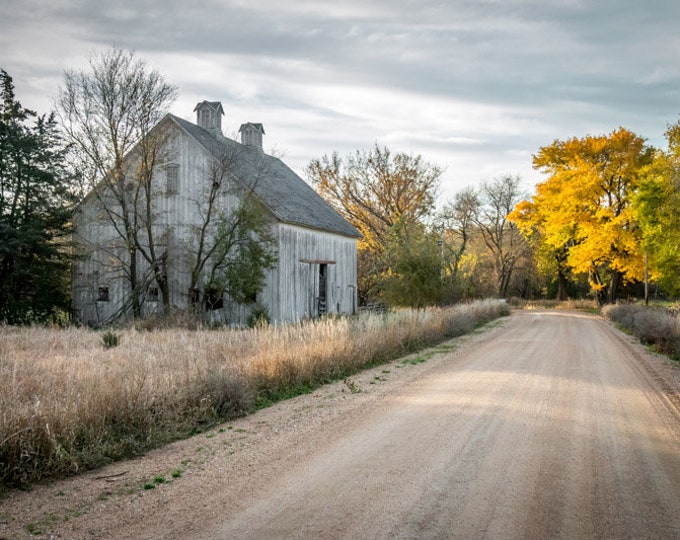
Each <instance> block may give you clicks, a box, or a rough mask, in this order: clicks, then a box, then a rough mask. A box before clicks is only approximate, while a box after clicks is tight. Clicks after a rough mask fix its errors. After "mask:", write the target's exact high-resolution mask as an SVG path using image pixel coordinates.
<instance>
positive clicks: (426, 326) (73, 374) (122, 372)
mask: <svg viewBox="0 0 680 540" xmlns="http://www.w3.org/2000/svg"><path fill="white" fill-rule="evenodd" d="M508 312H509V308H508V306H507V305H506V304H505V303H504V302H499V301H484V302H476V303H471V304H465V305H459V306H454V307H451V308H447V309H432V310H419V311H408V310H405V311H397V312H392V313H389V314H362V315H360V316H358V317H352V318H347V317H346V318H340V319H337V318H335V319H333V318H325V319H322V320H316V321H309V322H305V323H302V324H298V325H289V326H281V327H276V326H265V325H259V326H256V327H255V328H253V329H252V330H243V331H234V330H227V329H225V330H219V331H216V330H201V329H199V330H195V331H189V330H182V329H177V328H175V329H161V330H154V331H147V330H144V331H139V330H136V329H135V328H128V329H121V330H117V331H116V333H115V334H114V333H113V332H111V334H112V335H115V336H117V339H116V340H115V341H116V343H117V345H116V346H111V347H106V348H105V349H104V350H103V351H102V340H103V339H104V338H103V337H102V334H100V333H97V332H92V331H89V330H86V329H80V328H66V329H48V328H36V327H33V328H14V327H0V380H2V381H3V388H2V391H0V411H2V414H0V486H4V487H8V486H25V485H28V484H30V483H31V482H35V481H37V480H41V479H45V478H55V477H63V476H68V475H71V474H76V473H78V472H81V471H84V470H87V469H92V468H95V467H98V466H101V465H103V464H107V463H111V462H112V461H115V460H119V459H123V458H127V457H131V456H134V455H138V454H140V453H143V452H145V451H147V450H149V449H151V448H154V447H157V446H160V445H162V444H165V443H167V442H170V441H172V440H176V439H179V438H184V437H187V436H189V435H190V434H192V433H198V432H202V431H205V430H207V429H210V427H211V426H214V425H215V424H216V423H218V422H221V421H224V420H227V419H230V418H236V417H239V416H242V415H244V414H247V413H248V412H251V411H253V410H255V408H256V407H258V406H259V407H262V406H266V405H268V404H271V403H273V402H274V401H277V400H279V399H284V398H287V397H292V396H294V395H298V394H300V393H306V392H311V391H312V390H314V389H315V388H317V387H318V386H320V385H321V384H323V383H325V382H327V381H332V380H345V384H346V386H347V387H348V389H349V390H350V391H355V390H358V389H357V388H356V386H355V385H354V383H353V382H352V381H351V380H350V379H349V378H348V377H349V376H351V375H352V374H353V373H356V372H357V371H359V370H361V369H364V368H366V367H371V366H377V365H379V364H380V363H382V362H385V361H389V360H392V359H395V358H398V357H400V356H403V355H405V354H408V353H410V352H414V351H416V350H418V349H421V348H423V347H427V346H432V345H435V344H436V343H439V342H441V341H444V340H446V339H449V338H451V337H454V336H458V335H461V334H463V333H466V332H469V331H471V330H472V329H474V328H475V327H477V326H479V325H481V324H483V323H486V322H488V321H490V320H492V319H494V318H497V317H499V316H501V315H505V314H507V313H508ZM111 339H112V343H113V338H111ZM104 343H106V342H104ZM227 429H231V427H227ZM0 489H2V488H1V487H0Z"/></svg>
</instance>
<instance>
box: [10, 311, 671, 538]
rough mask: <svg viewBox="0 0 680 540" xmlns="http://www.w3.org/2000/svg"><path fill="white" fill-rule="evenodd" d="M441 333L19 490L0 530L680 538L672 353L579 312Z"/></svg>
mask: <svg viewBox="0 0 680 540" xmlns="http://www.w3.org/2000/svg"><path fill="white" fill-rule="evenodd" d="M452 344H455V345H456V347H457V348H456V350H450V349H451V347H448V348H441V347H440V348H439V349H437V350H435V351H433V352H432V355H427V356H423V355H422V354H421V355H420V356H418V357H415V358H411V362H404V361H396V362H393V363H392V364H390V365H387V366H382V367H380V368H377V369H375V370H372V371H369V372H366V373H363V374H361V375H360V376H356V377H353V378H352V379H351V380H348V381H345V382H344V383H342V382H339V383H336V384H334V385H329V386H327V387H325V388H323V389H320V390H318V391H317V392H315V393H314V394H312V395H308V396H302V397H301V398H297V399H295V400H292V401H290V402H287V403H284V404H280V405H277V406H276V407H272V408H270V409H267V410H264V411H261V412H260V413H258V414H256V415H253V416H251V417H249V418H247V419H243V420H240V421H238V422H234V423H233V424H232V425H230V426H223V427H222V428H221V430H220V429H217V430H215V431H213V432H211V433H208V434H203V435H200V436H198V437H194V438H193V439H191V440H188V441H182V442H181V443H177V444H175V445H171V446H170V447H167V448H164V449H161V450H159V451H157V452H153V453H151V454H149V455H148V456H145V457H144V458H140V459H139V460H134V461H132V462H127V463H123V464H116V465H114V466H112V467H109V468H107V469H105V470H100V471H95V472H94V473H90V474H88V475H84V476H82V477H80V478H77V479H73V480H69V481H66V482H59V483H57V484H55V485H53V486H48V487H42V488H39V489H36V490H35V491H34V492H32V493H28V494H23V493H22V494H16V495H15V496H13V497H12V498H11V499H9V500H6V501H3V502H2V503H0V538H2V537H3V534H4V535H5V536H6V537H7V538H10V537H11V538H14V537H15V536H21V535H24V536H27V533H26V531H27V530H29V529H30V528H33V530H36V529H38V530H40V531H41V532H43V534H44V535H45V536H48V535H49V534H50V533H51V534H52V535H53V537H55V538H254V539H264V538H466V539H468V538H502V539H506V538H541V539H543V538H616V539H620V538H635V539H639V538H659V539H661V538H663V539H671V538H680V386H679V383H680V368H678V366H676V365H671V364H670V363H669V362H668V361H666V360H664V359H663V358H660V357H656V356H652V355H649V354H648V353H646V352H645V351H644V349H643V348H642V347H640V346H639V345H637V344H634V343H633V342H632V340H631V339H630V338H628V337H626V336H624V335H623V334H621V333H620V332H618V331H616V330H614V329H613V328H612V327H611V326H610V324H609V323H607V322H606V321H603V320H602V319H600V318H598V317H596V316H591V315H586V314H581V313H574V312H558V311H554V312H520V313H517V314H515V315H513V316H512V317H511V318H509V319H506V320H504V321H503V323H502V324H500V325H498V326H496V327H495V328H494V329H492V330H490V331H488V332H485V333H484V334H481V335H475V336H471V337H467V338H464V339H463V340H458V341H456V342H452ZM428 356H429V358H428ZM426 358H427V361H425V362H422V363H420V360H424V359H426ZM176 468H181V469H182V470H183V475H182V476H181V477H180V478H177V479H175V480H174V481H172V482H171V483H170V482H169V483H163V484H159V485H158V486H157V488H156V489H154V490H144V489H142V488H141V487H140V486H141V485H142V484H143V483H144V479H145V478H146V479H150V478H153V477H154V475H158V474H160V473H163V472H164V471H165V472H166V475H168V472H169V471H171V470H173V469H176ZM168 479H169V476H168ZM102 493H104V494H105V495H102ZM76 513H77V515H76ZM46 516H47V517H46ZM50 516H51V517H50ZM65 518H68V519H65Z"/></svg>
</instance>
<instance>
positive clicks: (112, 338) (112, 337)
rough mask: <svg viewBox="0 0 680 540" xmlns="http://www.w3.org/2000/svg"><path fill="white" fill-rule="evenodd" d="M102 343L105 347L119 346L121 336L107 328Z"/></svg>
mask: <svg viewBox="0 0 680 540" xmlns="http://www.w3.org/2000/svg"><path fill="white" fill-rule="evenodd" d="M102 343H103V344H104V348H105V349H111V348H112V347H118V343H120V336H119V335H118V334H116V333H115V332H112V331H110V330H107V331H106V332H104V334H102Z"/></svg>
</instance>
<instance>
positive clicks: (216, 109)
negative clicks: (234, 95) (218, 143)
mask: <svg viewBox="0 0 680 540" xmlns="http://www.w3.org/2000/svg"><path fill="white" fill-rule="evenodd" d="M194 112H195V113H196V124H197V125H198V126H199V127H202V128H203V129H205V130H207V131H209V132H210V134H211V135H212V136H213V137H215V138H219V137H223V136H224V135H222V117H223V116H224V109H222V103H220V102H219V101H201V102H200V103H199V104H197V105H196V107H194Z"/></svg>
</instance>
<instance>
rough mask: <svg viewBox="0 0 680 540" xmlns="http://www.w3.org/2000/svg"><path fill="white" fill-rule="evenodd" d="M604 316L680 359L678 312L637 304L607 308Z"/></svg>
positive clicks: (638, 337)
mask: <svg viewBox="0 0 680 540" xmlns="http://www.w3.org/2000/svg"><path fill="white" fill-rule="evenodd" d="M602 314H603V315H604V316H605V317H607V318H608V319H610V320H611V321H613V322H615V323H617V324H619V325H620V326H621V327H622V328H624V329H625V330H627V331H628V332H630V333H631V334H633V335H634V336H635V337H636V338H637V339H639V340H640V341H641V342H642V343H645V344H647V345H653V346H654V347H656V348H657V349H658V350H659V351H660V352H663V353H666V354H670V355H672V356H675V357H680V320H679V319H678V315H677V312H676V311H673V310H669V309H665V308H660V307H647V306H641V305H637V304H616V305H610V306H605V307H604V308H603V309H602Z"/></svg>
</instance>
